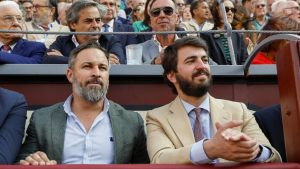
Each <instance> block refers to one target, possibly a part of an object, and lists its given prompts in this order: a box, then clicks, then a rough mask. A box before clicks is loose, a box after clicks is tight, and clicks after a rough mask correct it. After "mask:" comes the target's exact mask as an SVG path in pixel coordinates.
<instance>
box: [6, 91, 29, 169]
mask: <svg viewBox="0 0 300 169" xmlns="http://www.w3.org/2000/svg"><path fill="white" fill-rule="evenodd" d="M26 111H27V104H26V100H25V97H24V96H23V95H21V94H19V93H17V92H13V91H10V90H6V89H3V88H0V136H1V137H0V145H1V146H0V164H12V163H13V162H14V161H15V158H16V157H17V155H18V153H19V150H20V148H21V145H22V139H23V136H24V128H25V121H26Z"/></svg>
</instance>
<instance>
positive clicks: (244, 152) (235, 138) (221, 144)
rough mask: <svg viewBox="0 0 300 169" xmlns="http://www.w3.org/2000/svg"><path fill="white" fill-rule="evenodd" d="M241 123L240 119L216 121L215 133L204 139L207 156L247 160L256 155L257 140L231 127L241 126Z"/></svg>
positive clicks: (257, 149)
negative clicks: (222, 122)
mask: <svg viewBox="0 0 300 169" xmlns="http://www.w3.org/2000/svg"><path fill="white" fill-rule="evenodd" d="M242 123H243V122H242V121H231V122H228V123H226V124H223V125H221V124H220V123H216V128H217V132H216V134H215V135H214V137H213V138H212V139H210V140H207V141H205V142H204V145H203V146H204V150H205V152H206V154H207V156H208V158H210V159H216V158H223V159H226V160H230V161H237V162H247V161H251V160H253V159H254V158H255V157H256V156H257V154H258V152H259V145H258V143H257V141H256V140H254V139H252V138H250V137H249V136H247V135H246V134H244V133H242V132H240V131H238V130H234V129H232V128H234V127H238V126H241V125H242Z"/></svg>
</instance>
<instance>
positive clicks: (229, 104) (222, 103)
mask: <svg viewBox="0 0 300 169" xmlns="http://www.w3.org/2000/svg"><path fill="white" fill-rule="evenodd" d="M210 104H211V107H212V106H217V107H223V109H224V110H228V111H230V112H232V113H241V112H247V111H249V110H248V108H247V106H246V105H245V104H244V103H242V102H236V101H231V100H225V99H216V98H214V97H210Z"/></svg>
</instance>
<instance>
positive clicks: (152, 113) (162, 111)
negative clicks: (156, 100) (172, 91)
mask: <svg viewBox="0 0 300 169" xmlns="http://www.w3.org/2000/svg"><path fill="white" fill-rule="evenodd" d="M173 102H174V101H172V102H171V103H169V104H166V105H164V106H161V107H157V108H155V109H152V110H149V111H148V113H147V117H151V118H158V119H163V118H164V117H166V116H167V115H168V114H169V113H170V107H171V105H172V104H173Z"/></svg>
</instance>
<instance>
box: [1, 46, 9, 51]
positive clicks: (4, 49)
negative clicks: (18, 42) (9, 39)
mask: <svg viewBox="0 0 300 169" xmlns="http://www.w3.org/2000/svg"><path fill="white" fill-rule="evenodd" d="M1 50H2V51H3V52H8V51H10V46H9V45H2V47H1Z"/></svg>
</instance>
